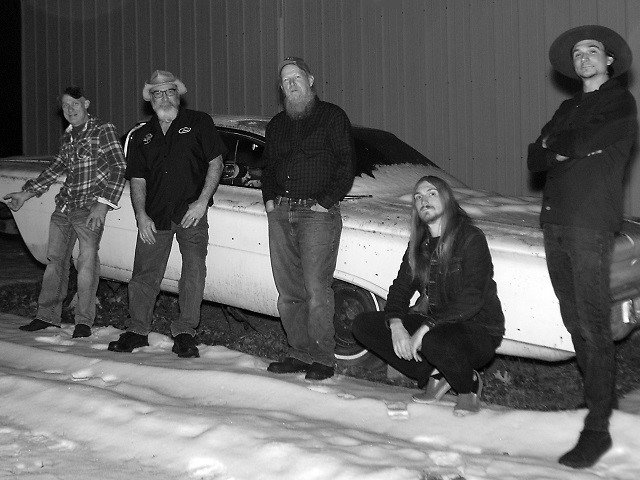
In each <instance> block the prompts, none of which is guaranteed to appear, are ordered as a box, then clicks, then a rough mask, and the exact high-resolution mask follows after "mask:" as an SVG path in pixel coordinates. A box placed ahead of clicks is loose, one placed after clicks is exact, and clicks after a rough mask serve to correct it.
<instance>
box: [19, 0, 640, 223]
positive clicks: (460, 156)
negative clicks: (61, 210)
mask: <svg viewBox="0 0 640 480" xmlns="http://www.w3.org/2000/svg"><path fill="white" fill-rule="evenodd" d="M586 23H600V24H603V25H607V26H609V27H611V28H614V29H615V30H617V31H618V32H620V33H621V34H622V35H623V36H625V37H626V38H627V40H628V41H629V44H630V45H631V49H632V50H633V52H634V54H635V57H636V59H637V60H638V61H640V1H638V0H546V1H543V0H492V1H491V0H465V1H463V0H450V1H444V0H432V1H427V0H402V1H400V0H212V1H208V0H47V1H42V0H23V69H24V76H23V78H24V80H23V103H24V108H23V114H24V132H25V139H24V143H25V145H24V151H25V153H27V154H40V153H47V152H53V151H55V150H56V148H57V145H56V142H57V137H58V134H59V132H60V126H61V123H60V122H58V121H57V118H58V117H56V111H57V104H56V95H57V94H58V92H59V91H60V89H61V88H64V86H65V85H67V84H69V83H72V82H76V83H79V84H82V85H84V86H85V87H86V90H87V92H88V93H87V95H88V96H89V97H90V98H91V99H92V101H93V111H94V112H97V114H98V115H99V116H101V117H103V118H107V119H110V120H111V121H113V122H114V123H115V124H116V125H117V126H118V128H120V129H121V130H122V131H124V129H126V128H128V127H130V126H131V125H132V124H133V123H134V122H135V121H136V120H138V119H140V118H143V117H144V116H145V113H144V111H143V107H144V102H142V101H141V98H140V91H141V88H142V85H143V83H144V80H145V79H147V78H148V76H149V74H150V72H151V71H152V70H153V69H155V68H166V69H168V70H171V71H173V72H174V73H177V74H179V75H180V76H181V77H182V79H183V80H184V81H185V83H186V85H187V88H188V89H189V92H188V94H187V100H188V102H189V105H190V106H191V107H193V108H197V109H202V110H206V111H210V112H219V113H260V114H273V113H275V112H276V111H277V109H278V106H277V91H276V86H275V71H274V70H275V68H274V67H275V65H276V64H277V62H278V60H279V59H280V58H281V57H282V56H283V55H299V56H303V57H304V58H305V59H306V60H307V61H308V63H309V64H310V66H311V68H312V70H313V71H314V72H313V73H314V74H315V77H316V87H317V89H318V92H319V94H320V96H321V97H322V98H324V99H326V100H329V101H333V102H335V103H337V104H339V105H341V106H342V107H343V108H344V109H345V110H346V111H347V113H348V114H349V116H350V118H351V120H352V122H354V123H359V124H364V125H370V126H374V127H380V128H384V129H387V130H390V131H393V132H394V133H396V134H397V135H398V136H399V137H401V138H402V139H404V140H406V141H407V142H408V143H410V144H412V145H413V146H414V147H415V148H417V149H418V150H420V151H421V152H423V153H424V154H425V155H427V156H428V157H429V158H431V159H432V160H434V161H435V162H436V163H438V164H440V165H441V166H442V167H444V168H445V169H447V170H449V171H450V172H451V173H453V174H454V175H456V176H457V177H459V178H460V179H461V180H463V181H464V182H466V183H467V184H468V185H470V186H473V187H475V188H481V189H487V190H492V191H497V192H500V193H503V194H510V195H520V194H529V193H532V192H535V188H534V186H532V185H531V184H530V183H531V182H530V177H529V174H528V172H527V169H526V164H525V163H526V161H525V160H526V148H527V144H528V143H529V142H531V141H533V140H534V139H535V138H536V137H537V135H538V133H539V130H540V128H541V126H542V125H543V124H544V123H545V122H546V121H547V120H548V119H549V118H550V117H551V115H552V113H553V112H554V110H555V109H556V107H557V106H558V105H559V103H560V102H561V100H562V99H564V98H566V97H567V96H568V95H570V94H571V93H572V91H571V90H572V88H573V87H574V86H572V85H568V84H567V83H566V82H564V80H563V79H562V77H560V76H558V75H555V74H554V73H553V72H552V70H551V69H550V66H549V62H548V57H547V52H548V48H549V45H550V43H551V42H552V41H553V39H554V38H555V37H556V36H557V35H558V34H559V33H561V32H562V31H564V30H565V29H567V28H569V27H572V26H575V25H580V24H586ZM638 71H639V70H638V64H637V63H636V65H635V66H634V68H633V70H632V72H631V75H630V77H629V79H630V88H631V91H632V92H633V93H634V95H635V97H636V98H637V99H638V100H639V101H640V86H639V83H638V82H637V81H635V78H636V77H637V75H638V73H637V72H638ZM636 156H637V155H636ZM627 211H628V212H629V213H632V214H634V215H640V162H638V161H637V159H635V161H634V165H633V167H632V169H631V172H630V176H629V182H628V188H627Z"/></svg>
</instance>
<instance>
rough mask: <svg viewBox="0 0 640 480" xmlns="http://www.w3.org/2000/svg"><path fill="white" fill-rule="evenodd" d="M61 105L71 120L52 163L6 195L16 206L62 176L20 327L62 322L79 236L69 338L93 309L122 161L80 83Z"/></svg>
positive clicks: (87, 322)
mask: <svg viewBox="0 0 640 480" xmlns="http://www.w3.org/2000/svg"><path fill="white" fill-rule="evenodd" d="M60 100H61V107H62V113H63V115H64V118H65V119H66V120H67V121H68V122H69V126H68V127H67V129H66V130H65V131H64V134H63V135H62V139H61V142H60V150H59V152H58V155H57V156H56V157H55V159H54V161H53V163H52V164H51V165H49V167H47V168H46V169H45V170H44V171H43V172H42V173H41V174H40V175H39V176H38V178H36V179H32V180H28V181H27V182H26V183H25V184H24V186H23V187H22V191H21V192H14V193H9V194H8V195H5V197H4V200H5V201H6V203H7V205H8V206H9V208H11V209H12V210H14V211H18V210H20V208H21V207H22V205H24V202H26V201H27V200H29V199H30V198H32V197H34V196H38V197H39V196H40V195H42V194H43V193H45V192H46V191H47V190H48V189H49V187H50V186H51V185H53V183H54V182H55V181H56V179H57V178H58V177H59V176H61V175H66V180H65V181H64V184H63V185H62V187H61V188H60V193H58V194H57V195H56V198H55V204H56V206H55V210H54V212H53V214H52V215H51V221H50V223H49V240H48V245H47V267H46V269H45V271H44V275H43V277H42V288H41V289H40V296H39V297H38V311H37V313H36V317H35V319H34V320H33V321H31V322H30V323H28V324H26V325H22V326H21V327H20V330H24V331H27V332H34V331H38V330H43V329H45V328H47V327H57V328H60V323H61V314H62V303H63V301H64V299H65V297H66V296H67V289H68V284H69V266H70V265H69V260H70V258H71V252H72V251H73V247H74V245H75V243H76V241H77V242H78V246H79V252H80V253H79V255H78V262H77V270H78V292H77V295H78V301H77V304H76V306H75V312H74V316H75V328H74V330H73V334H72V336H73V338H82V337H88V336H90V335H91V327H92V325H93V322H94V320H95V315H96V291H97V289H98V280H99V274H100V259H99V258H98V249H99V248H100V239H101V238H102V231H103V229H104V224H105V219H106V216H107V212H108V211H109V210H111V209H115V208H118V201H119V200H120V196H121V195H122V190H123V188H124V184H125V179H124V172H125V168H126V164H125V161H124V156H123V154H122V148H121V146H120V142H119V141H118V136H117V135H116V129H115V127H114V126H113V125H112V124H111V123H106V122H103V121H101V120H99V119H97V118H96V117H93V116H92V115H89V112H88V111H87V109H88V108H89V104H90V102H89V100H87V99H86V98H85V96H84V93H83V92H82V89H81V88H80V87H77V86H70V87H67V88H66V89H65V90H64V93H63V94H62V97H61V98H60Z"/></svg>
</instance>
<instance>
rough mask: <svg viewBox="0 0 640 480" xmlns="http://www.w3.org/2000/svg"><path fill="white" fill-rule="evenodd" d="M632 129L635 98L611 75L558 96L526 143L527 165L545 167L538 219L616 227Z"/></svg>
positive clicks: (634, 127)
mask: <svg viewBox="0 0 640 480" xmlns="http://www.w3.org/2000/svg"><path fill="white" fill-rule="evenodd" d="M636 131H637V112H636V103H635V100H634V99H633V96H632V95H631V94H630V93H629V91H628V90H627V89H625V88H623V87H622V86H621V85H620V83H619V81H618V79H616V78H614V79H611V80H608V81H607V82H605V83H604V84H602V85H601V86H600V88H599V89H598V90H595V91H593V92H588V93H584V92H579V93H578V94H577V95H575V96H574V97H573V98H570V99H568V100H565V101H564V102H562V104H561V105H560V107H559V108H558V110H557V111H556V112H555V114H554V115H553V118H552V119H551V120H550V121H549V122H548V123H547V124H546V125H545V126H544V127H543V128H542V132H541V134H540V137H539V138H538V139H537V140H536V141H535V142H534V143H532V144H531V145H529V155H528V159H527V163H528V166H529V170H531V171H533V172H543V171H546V172H547V179H546V185H545V189H544V196H543V202H542V212H541V215H540V221H541V223H553V224H558V225H567V226H576V227H582V228H590V229H593V230H608V231H614V232H615V231H618V230H619V229H620V226H621V224H622V212H623V203H622V202H623V185H622V181H623V177H624V173H625V168H626V165H627V163H628V161H629V158H630V152H631V148H632V146H633V143H634V142H635V138H636ZM545 139H546V148H544V147H543V141H545ZM556 154H560V155H562V156H564V157H569V158H568V159H567V160H557V159H556Z"/></svg>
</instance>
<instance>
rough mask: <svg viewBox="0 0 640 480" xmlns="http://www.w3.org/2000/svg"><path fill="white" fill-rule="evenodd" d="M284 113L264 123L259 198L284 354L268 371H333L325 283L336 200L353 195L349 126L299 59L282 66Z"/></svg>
mask: <svg viewBox="0 0 640 480" xmlns="http://www.w3.org/2000/svg"><path fill="white" fill-rule="evenodd" d="M278 72H279V75H280V88H281V90H282V92H283V94H284V107H285V109H284V110H283V111H282V112H280V113H279V114H277V115H276V116H275V117H273V119H272V120H271V121H270V122H269V124H268V125H267V130H266V145H265V149H264V158H263V159H264V163H265V169H264V171H263V174H262V195H263V200H264V203H265V210H266V211H267V217H268V219H269V251H270V256H271V268H272V271H273V278H274V280H275V283H276V287H277V289H278V312H279V313H280V318H281V319H282V325H283V327H284V329H285V332H286V334H287V340H288V342H289V346H290V349H289V352H288V354H287V356H286V357H285V358H284V360H282V361H279V362H273V363H271V364H270V365H269V367H268V370H269V371H270V372H274V373H295V372H306V379H308V380H324V379H326V378H330V377H332V376H333V374H334V371H335V357H334V349H335V340H334V327H333V314H334V298H333V290H332V288H331V284H332V282H333V272H334V270H335V268H336V261H337V257H338V246H339V243H340V234H341V231H342V218H341V216H340V201H341V200H342V199H343V198H344V196H345V195H346V194H347V193H348V192H349V190H350V189H351V185H352V183H353V177H354V161H355V157H354V155H355V154H354V148H353V141H352V138H351V124H350V122H349V118H348V117H347V115H346V113H345V112H344V111H343V110H342V109H341V108H340V107H338V106H336V105H333V104H331V103H328V102H323V101H321V100H319V99H318V97H317V96H316V94H315V92H314V90H313V82H314V77H313V75H311V71H310V69H309V67H308V65H307V64H306V63H305V61H304V60H303V59H301V58H297V57H289V58H286V59H285V60H284V61H283V62H281V63H280V67H279V69H278Z"/></svg>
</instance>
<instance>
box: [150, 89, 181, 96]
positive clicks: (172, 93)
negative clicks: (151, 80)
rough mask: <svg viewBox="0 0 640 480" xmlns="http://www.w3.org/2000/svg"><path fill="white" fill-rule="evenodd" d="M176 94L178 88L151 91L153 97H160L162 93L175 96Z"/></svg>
mask: <svg viewBox="0 0 640 480" xmlns="http://www.w3.org/2000/svg"><path fill="white" fill-rule="evenodd" d="M177 94H178V89H176V88H168V89H167V90H156V91H155V92H151V95H153V98H162V96H163V95H166V96H167V97H175V96H176V95H177Z"/></svg>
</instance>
